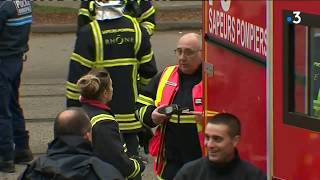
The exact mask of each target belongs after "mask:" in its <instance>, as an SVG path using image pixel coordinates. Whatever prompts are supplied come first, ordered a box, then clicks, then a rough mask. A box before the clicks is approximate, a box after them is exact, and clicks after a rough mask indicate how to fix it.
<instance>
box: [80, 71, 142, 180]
mask: <svg viewBox="0 0 320 180" xmlns="http://www.w3.org/2000/svg"><path fill="white" fill-rule="evenodd" d="M77 86H78V87H79V89H80V94H81V96H80V102H81V104H82V107H83V109H84V110H85V111H86V112H87V113H88V115H89V117H90V119H91V125H92V146H93V151H94V154H95V155H96V156H98V157H99V158H100V159H102V160H104V161H106V162H108V163H110V164H112V165H113V166H114V167H115V168H117V169H118V170H119V171H120V172H121V173H122V175H123V176H124V177H126V178H134V177H135V176H137V175H138V174H140V173H141V172H142V171H143V170H144V168H145V167H144V164H143V162H142V161H141V160H140V158H138V157H134V158H133V157H129V156H128V155H127V154H126V147H125V144H124V141H123V138H122V136H121V134H120V130H119V124H118V122H117V121H116V119H115V116H114V114H113V113H112V111H111V109H110V107H109V106H108V105H107V104H108V102H110V101H111V100H112V95H113V88H112V80H111V78H110V75H109V73H108V72H107V71H106V70H93V71H90V72H89V73H88V74H87V75H84V76H83V77H81V78H80V79H79V80H78V82H77Z"/></svg>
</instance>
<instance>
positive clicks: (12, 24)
mask: <svg viewBox="0 0 320 180" xmlns="http://www.w3.org/2000/svg"><path fill="white" fill-rule="evenodd" d="M31 23H32V7H31V0H17V1H0V57H7V56H12V55H17V56H19V55H20V56H21V55H22V54H23V53H25V52H26V51H28V40H29V32H30V26H31Z"/></svg>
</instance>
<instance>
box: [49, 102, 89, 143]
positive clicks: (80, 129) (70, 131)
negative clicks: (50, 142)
mask: <svg viewBox="0 0 320 180" xmlns="http://www.w3.org/2000/svg"><path fill="white" fill-rule="evenodd" d="M53 129H54V137H58V136H63V135H76V136H82V135H84V134H85V133H86V132H90V131H91V123H90V118H89V116H88V115H87V113H86V112H85V111H84V110H83V109H81V108H76V107H73V108H69V109H67V110H65V111H62V112H60V113H59V114H58V115H57V117H56V119H55V121H54V127H53Z"/></svg>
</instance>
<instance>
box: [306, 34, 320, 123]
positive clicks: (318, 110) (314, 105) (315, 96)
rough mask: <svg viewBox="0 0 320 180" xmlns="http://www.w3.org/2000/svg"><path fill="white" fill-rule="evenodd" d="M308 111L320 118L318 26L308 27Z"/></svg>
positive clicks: (319, 39) (319, 44) (319, 43)
mask: <svg viewBox="0 0 320 180" xmlns="http://www.w3.org/2000/svg"><path fill="white" fill-rule="evenodd" d="M309 38H310V48H309V50H310V52H309V54H310V61H311V63H310V75H311V77H310V107H311V108H310V112H311V115H312V116H314V117H317V118H320V89H319V88H320V28H310V37H309Z"/></svg>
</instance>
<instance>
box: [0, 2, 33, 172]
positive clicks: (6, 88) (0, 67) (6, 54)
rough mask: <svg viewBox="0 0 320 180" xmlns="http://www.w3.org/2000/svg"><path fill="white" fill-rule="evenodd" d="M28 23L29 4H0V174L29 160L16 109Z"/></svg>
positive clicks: (17, 107)
mask: <svg viewBox="0 0 320 180" xmlns="http://www.w3.org/2000/svg"><path fill="white" fill-rule="evenodd" d="M31 23H32V7H31V0H17V1H0V89H1V90H0V171H2V172H14V163H21V162H28V161H30V160H32V159H33V157H32V153H31V151H30V148H29V142H28V141H29V136H28V132H27V131H26V128H25V121H24V117H23V112H22V109H21V107H20V105H19V92H18V91H19V86H20V75H21V72H22V64H23V60H24V59H25V57H26V56H25V53H26V52H27V51H28V39H29V32H30V26H31Z"/></svg>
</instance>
